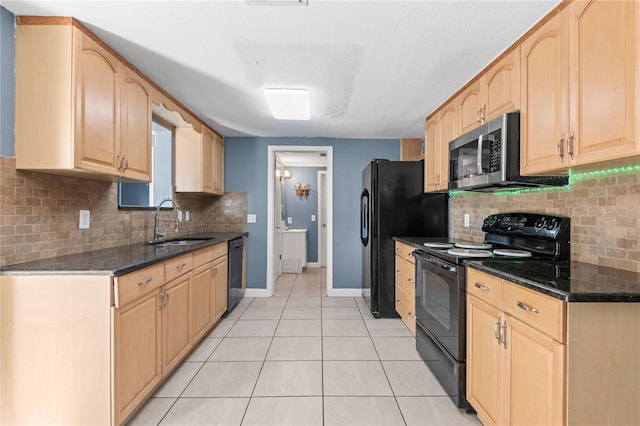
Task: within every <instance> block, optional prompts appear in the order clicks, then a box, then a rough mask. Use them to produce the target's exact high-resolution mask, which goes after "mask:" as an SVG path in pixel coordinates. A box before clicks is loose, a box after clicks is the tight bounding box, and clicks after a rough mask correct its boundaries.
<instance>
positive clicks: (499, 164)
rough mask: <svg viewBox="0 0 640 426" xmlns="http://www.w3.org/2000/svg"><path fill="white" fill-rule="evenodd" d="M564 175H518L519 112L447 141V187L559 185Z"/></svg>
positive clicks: (564, 181) (481, 188) (495, 188)
mask: <svg viewBox="0 0 640 426" xmlns="http://www.w3.org/2000/svg"><path fill="white" fill-rule="evenodd" d="M568 182H569V179H568V177H566V176H521V175H520V113H519V112H511V113H506V114H503V115H501V116H499V117H496V118H494V119H493V120H491V121H488V122H486V123H485V124H483V125H481V126H480V127H478V128H476V129H474V130H472V131H470V132H469V133H466V134H464V135H462V136H460V137H458V138H456V139H454V140H452V141H451V142H449V189H452V190H455V189H458V190H471V191H482V192H492V191H499V190H502V189H509V188H527V187H538V186H560V185H567V184H568Z"/></svg>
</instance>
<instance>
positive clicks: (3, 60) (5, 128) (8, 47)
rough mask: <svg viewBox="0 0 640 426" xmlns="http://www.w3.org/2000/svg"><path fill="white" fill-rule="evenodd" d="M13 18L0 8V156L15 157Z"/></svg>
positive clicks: (9, 13) (14, 44) (14, 46)
mask: <svg viewBox="0 0 640 426" xmlns="http://www.w3.org/2000/svg"><path fill="white" fill-rule="evenodd" d="M15 57H16V43H15V18H14V16H13V14H12V13H11V12H9V11H8V10H7V9H5V8H4V7H2V6H0V155H2V156H3V157H14V156H15V144H14V136H13V122H14V116H15V114H14V98H15V92H16V79H15Z"/></svg>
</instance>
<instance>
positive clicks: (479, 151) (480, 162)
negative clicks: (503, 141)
mask: <svg viewBox="0 0 640 426" xmlns="http://www.w3.org/2000/svg"><path fill="white" fill-rule="evenodd" d="M485 136H486V135H480V136H479V137H478V158H477V161H478V175H481V174H483V173H482V144H483V143H484V138H485Z"/></svg>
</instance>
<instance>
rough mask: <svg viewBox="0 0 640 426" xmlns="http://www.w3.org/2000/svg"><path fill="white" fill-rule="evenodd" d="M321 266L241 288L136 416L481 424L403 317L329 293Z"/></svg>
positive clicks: (178, 421)
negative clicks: (251, 291)
mask: <svg viewBox="0 0 640 426" xmlns="http://www.w3.org/2000/svg"><path fill="white" fill-rule="evenodd" d="M325 273H326V272H325V270H324V269H307V270H306V271H305V272H304V273H302V274H285V275H282V276H281V277H280V278H279V279H278V282H277V283H276V286H275V292H274V293H275V294H274V296H273V297H271V298H268V299H267V298H264V299H263V298H256V299H251V298H244V299H242V301H241V302H240V304H239V305H238V306H237V307H236V308H235V309H234V310H233V311H232V312H231V313H230V314H229V315H228V316H227V317H226V318H225V319H223V320H222V321H221V322H220V323H219V324H218V325H217V326H216V327H215V328H214V329H213V331H212V332H211V333H210V334H209V335H208V336H207V338H205V339H204V340H203V341H202V343H200V345H199V346H198V347H197V348H196V349H195V350H194V351H193V352H192V353H191V355H190V356H189V357H188V358H187V359H186V360H185V361H184V362H183V363H182V364H181V365H180V366H179V367H178V368H177V369H176V371H175V372H174V373H173V374H172V375H171V377H169V379H168V380H167V381H166V382H165V384H164V385H163V386H162V387H161V388H160V389H159V390H158V391H157V392H156V393H155V394H154V395H153V397H152V398H151V399H149V401H148V402H147V403H146V404H145V405H144V406H143V407H142V409H141V410H140V411H139V412H138V414H137V415H136V416H135V417H134V418H133V419H132V420H131V422H130V423H129V424H130V425H183V426H186V425H242V426H247V425H252V426H256V425H273V426H284V425H291V426H303V425H327V426H329V425H348V426H352V425H367V426H372V425H407V426H412V425H416V426H417V425H477V424H479V422H478V420H477V419H476V417H475V416H473V415H469V414H466V413H465V412H464V410H459V409H457V408H456V407H455V406H454V404H453V402H452V401H451V400H450V399H449V397H447V396H446V394H445V392H444V390H443V389H442V387H441V386H440V384H439V383H438V381H437V380H436V379H435V377H433V375H432V374H431V372H430V371H429V369H428V368H427V367H426V366H425V364H424V363H423V362H422V361H421V359H420V356H419V355H418V353H417V352H416V350H415V340H414V338H413V337H412V336H411V334H410V333H409V330H408V329H407V328H406V327H405V325H404V324H403V323H402V321H401V320H399V319H374V318H373V317H372V316H371V314H370V313H369V311H368V310H367V306H366V303H365V301H364V299H362V298H353V297H349V298H329V297H326V288H325Z"/></svg>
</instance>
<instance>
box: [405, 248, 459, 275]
mask: <svg viewBox="0 0 640 426" xmlns="http://www.w3.org/2000/svg"><path fill="white" fill-rule="evenodd" d="M411 254H412V255H413V257H415V258H416V260H417V261H418V262H420V263H422V264H427V265H430V266H435V267H437V268H438V269H441V270H445V271H447V272H448V273H455V272H457V270H458V267H457V266H456V265H454V264H451V263H448V262H444V261H442V260H440V259H437V258H435V257H431V256H428V257H427V256H425V255H424V254H423V253H420V251H418V250H416V251H414V252H413V253H411ZM434 272H436V271H434Z"/></svg>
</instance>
